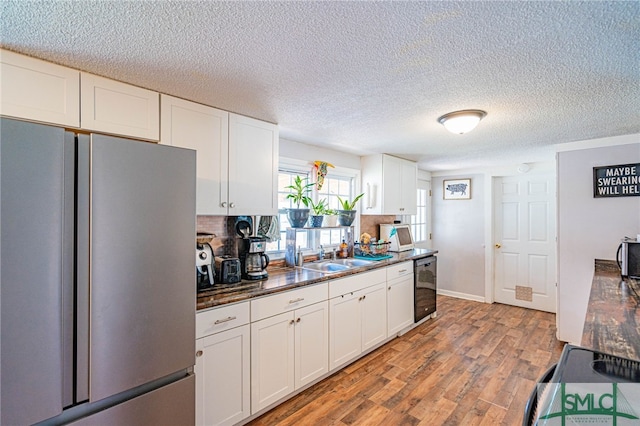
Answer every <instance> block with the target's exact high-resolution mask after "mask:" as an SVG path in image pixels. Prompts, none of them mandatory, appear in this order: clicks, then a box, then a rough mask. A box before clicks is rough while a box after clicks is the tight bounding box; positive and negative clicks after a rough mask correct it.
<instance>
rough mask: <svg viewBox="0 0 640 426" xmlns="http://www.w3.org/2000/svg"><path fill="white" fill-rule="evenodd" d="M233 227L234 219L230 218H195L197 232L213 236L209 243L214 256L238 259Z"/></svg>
mask: <svg viewBox="0 0 640 426" xmlns="http://www.w3.org/2000/svg"><path fill="white" fill-rule="evenodd" d="M234 226H235V217H232V216H198V217H197V218H196V229H197V232H208V233H210V234H214V235H215V237H214V238H213V240H212V241H211V243H210V244H211V248H212V249H213V254H214V255H215V256H223V255H229V256H232V257H238V246H237V243H236V234H235V229H234Z"/></svg>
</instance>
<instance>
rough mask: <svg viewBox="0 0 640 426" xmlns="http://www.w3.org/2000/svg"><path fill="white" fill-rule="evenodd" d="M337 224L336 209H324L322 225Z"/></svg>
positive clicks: (330, 225)
mask: <svg viewBox="0 0 640 426" xmlns="http://www.w3.org/2000/svg"><path fill="white" fill-rule="evenodd" d="M337 225H338V211H337V210H334V209H326V210H325V211H324V221H323V222H322V226H328V227H333V226H337Z"/></svg>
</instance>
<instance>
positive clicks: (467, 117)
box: [438, 109, 487, 135]
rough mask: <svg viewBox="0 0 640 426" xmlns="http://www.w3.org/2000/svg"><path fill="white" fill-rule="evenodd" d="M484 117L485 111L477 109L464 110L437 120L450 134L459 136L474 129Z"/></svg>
mask: <svg viewBox="0 0 640 426" xmlns="http://www.w3.org/2000/svg"><path fill="white" fill-rule="evenodd" d="M486 115H487V113H486V112H485V111H481V110H479V109H465V110H462V111H454V112H450V113H448V114H445V115H443V116H442V117H440V118H438V123H440V124H442V125H443V126H444V128H445V129H447V130H448V131H450V132H451V133H456V134H459V135H461V134H463V133H467V132H470V131H472V130H473V129H475V128H476V126H477V125H478V123H479V122H480V120H482V119H483V118H484V117H485V116H486Z"/></svg>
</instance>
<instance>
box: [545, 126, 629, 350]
mask: <svg viewBox="0 0 640 426" xmlns="http://www.w3.org/2000/svg"><path fill="white" fill-rule="evenodd" d="M639 140H640V137H639V136H638V135H629V136H623V137H616V138H605V139H604V140H602V142H604V144H606V145H611V143H620V145H613V146H606V147H601V148H589V149H581V150H575V151H566V152H559V153H558V303H559V305H558V308H559V309H558V317H557V323H558V338H559V339H560V340H563V341H567V342H570V343H574V344H580V341H581V339H582V328H583V325H584V320H585V314H586V309H587V303H588V301H589V293H590V289H591V282H592V280H593V272H594V267H593V266H594V260H595V259H611V260H613V259H615V255H616V249H617V247H618V244H619V243H620V239H621V238H622V237H623V236H634V235H636V234H638V233H640V197H617V198H594V197H593V167H599V166H608V165H615V164H629V163H640V143H638V141H639ZM629 141H634V142H635V143H631V144H629V143H628V142H629Z"/></svg>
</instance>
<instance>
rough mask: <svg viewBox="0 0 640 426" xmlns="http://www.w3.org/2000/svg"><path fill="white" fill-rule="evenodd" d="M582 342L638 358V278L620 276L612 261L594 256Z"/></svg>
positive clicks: (630, 357) (639, 320)
mask: <svg viewBox="0 0 640 426" xmlns="http://www.w3.org/2000/svg"><path fill="white" fill-rule="evenodd" d="M581 345H582V346H584V347H586V348H589V349H595V350H597V351H600V352H604V353H607V354H611V355H616V356H620V357H623V358H629V359H634V360H640V281H639V280H636V279H633V278H625V279H622V278H621V277H620V269H619V268H618V265H617V264H616V262H614V261H610V260H596V263H595V274H594V277H593V283H592V285H591V296H590V297H589V304H588V306H587V315H586V317H585V323H584V329H583V332H582V342H581Z"/></svg>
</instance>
